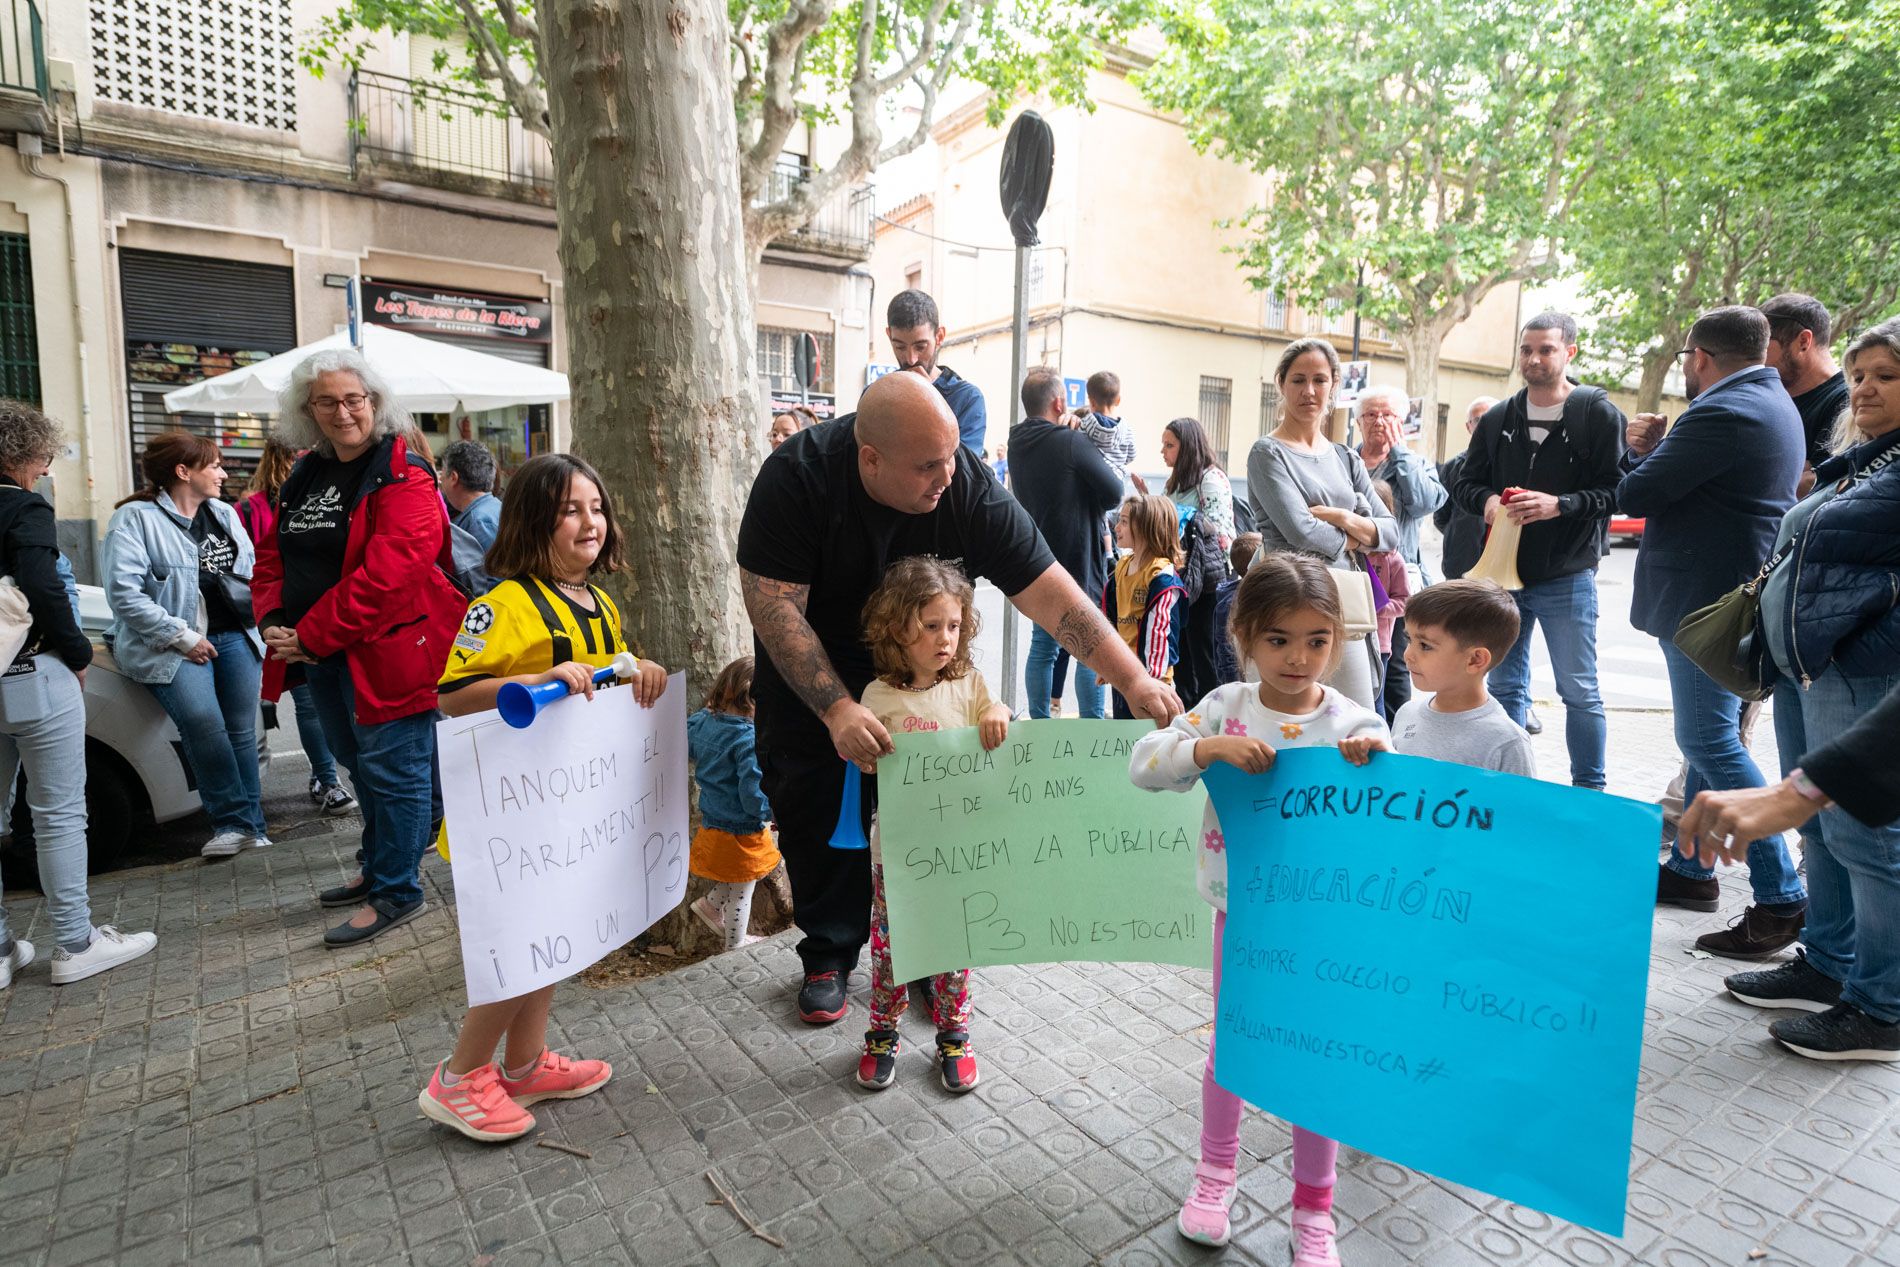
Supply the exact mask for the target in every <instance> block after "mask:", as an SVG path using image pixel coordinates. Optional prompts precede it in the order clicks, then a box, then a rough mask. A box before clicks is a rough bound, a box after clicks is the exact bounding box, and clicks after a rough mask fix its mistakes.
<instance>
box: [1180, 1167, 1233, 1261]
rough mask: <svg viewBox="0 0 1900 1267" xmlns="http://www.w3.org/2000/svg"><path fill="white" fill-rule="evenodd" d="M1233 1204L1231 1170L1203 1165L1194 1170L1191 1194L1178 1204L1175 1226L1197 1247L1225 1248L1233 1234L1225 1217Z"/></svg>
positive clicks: (1230, 1224) (1229, 1221)
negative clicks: (1179, 1213)
mask: <svg viewBox="0 0 1900 1267" xmlns="http://www.w3.org/2000/svg"><path fill="white" fill-rule="evenodd" d="M1233 1204H1234V1168H1233V1167H1232V1166H1210V1165H1208V1164H1207V1163H1206V1162H1202V1163H1201V1164H1200V1165H1198V1166H1196V1167H1195V1168H1194V1191H1193V1193H1192V1194H1191V1195H1189V1197H1188V1199H1187V1200H1186V1201H1184V1202H1182V1203H1181V1217H1179V1218H1178V1219H1176V1220H1175V1221H1174V1225H1175V1226H1176V1227H1177V1228H1179V1229H1180V1231H1181V1235H1183V1236H1185V1237H1187V1238H1188V1239H1189V1240H1190V1241H1193V1242H1194V1243H1195V1244H1197V1245H1225V1244H1226V1243H1227V1240H1228V1238H1229V1237H1231V1236H1232V1235H1233V1234H1234V1225H1233V1221H1232V1220H1231V1219H1229V1218H1228V1217H1227V1211H1228V1210H1229V1209H1231V1208H1232V1207H1233Z"/></svg>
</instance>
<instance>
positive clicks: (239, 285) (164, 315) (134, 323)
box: [119, 251, 297, 356]
mask: <svg viewBox="0 0 1900 1267" xmlns="http://www.w3.org/2000/svg"><path fill="white" fill-rule="evenodd" d="M119 281H120V285H121V287H122V288H123V290H124V294H125V341H126V342H127V343H138V342H145V341H150V342H154V343H200V344H210V345H212V346H215V347H219V348H222V349H224V350H225V351H227V352H229V351H235V350H237V349H239V348H245V349H253V348H255V349H261V350H263V351H265V352H269V353H270V354H271V355H273V356H274V355H276V354H277V353H279V352H288V351H290V349H292V348H294V347H296V346H297V309H296V303H295V295H294V292H293V290H292V280H291V272H290V270H289V269H287V268H279V267H277V266H275V265H271V264H249V263H245V262H243V261H240V260H214V259H207V258H205V257H203V256H198V255H167V254H163V253H161V252H158V251H120V252H119Z"/></svg>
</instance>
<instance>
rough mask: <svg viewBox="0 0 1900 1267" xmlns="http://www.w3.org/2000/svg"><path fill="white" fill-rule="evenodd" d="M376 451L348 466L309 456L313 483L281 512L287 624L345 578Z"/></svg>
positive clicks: (279, 526)
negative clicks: (354, 515) (354, 518)
mask: <svg viewBox="0 0 1900 1267" xmlns="http://www.w3.org/2000/svg"><path fill="white" fill-rule="evenodd" d="M376 452H377V450H376V449H375V448H372V449H370V450H369V452H367V453H364V454H363V455H362V456H360V457H356V458H352V459H351V460H350V461H348V462H339V461H337V459H335V458H326V457H324V456H323V455H322V454H320V453H312V454H309V455H308V456H306V458H305V459H304V460H305V461H307V462H309V463H310V464H311V469H310V472H309V479H308V480H306V481H305V482H304V485H303V491H302V492H301V494H300V495H299V496H298V498H297V500H296V502H295V503H291V502H285V503H284V504H283V505H282V506H280V507H279V508H278V511H277V548H278V550H279V552H280V553H281V554H282V555H283V561H284V599H283V608H284V619H285V620H286V621H287V622H289V623H290V624H293V625H294V624H296V623H297V622H298V621H300V620H302V619H303V618H304V616H305V615H307V614H308V613H309V611H310V609H311V608H312V607H315V606H316V605H317V601H318V600H319V599H321V598H322V597H323V596H324V595H325V594H327V593H329V592H330V591H331V590H332V589H334V588H335V587H336V583H337V582H338V581H340V580H342V579H343V556H344V553H345V551H346V550H347V548H348V546H349V542H350V511H351V510H353V509H355V507H356V494H357V492H358V490H360V489H361V488H362V487H363V478H364V476H366V475H368V474H369V464H370V459H371V458H373V457H374V456H375V455H376Z"/></svg>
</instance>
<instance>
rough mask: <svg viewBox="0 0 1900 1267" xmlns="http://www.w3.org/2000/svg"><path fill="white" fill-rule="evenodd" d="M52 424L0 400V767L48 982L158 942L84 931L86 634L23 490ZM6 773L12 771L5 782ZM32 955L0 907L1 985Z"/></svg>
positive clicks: (46, 518) (47, 517)
mask: <svg viewBox="0 0 1900 1267" xmlns="http://www.w3.org/2000/svg"><path fill="white" fill-rule="evenodd" d="M61 443H62V437H61V435H60V431H59V427H58V425H57V424H56V423H54V422H53V420H52V419H50V418H48V417H47V416H46V415H45V414H43V413H41V412H40V411H39V410H37V409H35V408H33V406H31V405H28V404H25V403H24V402H22V401H17V400H5V399H0V570H3V571H4V572H5V573H6V575H7V576H9V577H12V578H13V582H14V584H16V585H18V586H19V588H20V590H21V592H22V593H24V594H25V595H26V605H27V611H28V613H29V615H30V616H31V617H32V626H31V627H30V628H29V629H28V630H27V635H26V642H25V644H24V645H23V646H22V647H21V648H20V653H19V654H18V655H17V656H15V657H14V658H13V663H12V664H11V665H9V666H8V667H7V669H6V672H5V675H4V676H0V770H6V771H9V772H11V771H13V770H17V769H19V768H20V767H21V766H22V765H24V766H25V767H26V782H27V788H26V801H27V806H28V808H29V809H31V810H32V813H33V844H34V851H35V853H36V854H37V855H38V858H39V864H40V887H41V888H42V889H44V890H45V893H46V915H47V919H48V920H49V921H50V922H51V924H52V926H53V936H54V939H55V941H56V945H55V946H54V949H53V984H54V985H66V984H68V983H69V982H73V981H81V980H84V979H85V978H87V977H90V976H96V975H97V974H99V973H101V972H104V971H106V970H107V969H108V968H116V967H118V966H119V965H120V964H122V963H128V962H130V961H131V960H133V959H137V958H138V957H139V956H141V955H144V954H146V953H147V952H149V951H150V950H151V949H152V947H154V946H156V945H157V944H158V938H157V936H156V935H154V934H152V933H121V932H120V931H119V930H118V929H116V928H112V927H109V926H108V927H102V928H94V927H93V924H92V908H91V904H90V903H89V902H88V901H87V899H86V702H85V698H84V696H83V694H82V691H83V688H84V685H85V681H86V666H87V665H89V664H91V663H92V642H91V640H90V639H88V638H87V637H86V635H85V634H83V633H81V632H80V631H79V623H78V622H77V621H76V620H75V619H74V618H73V608H72V604H71V603H70V602H68V600H67V597H66V586H65V584H64V582H62V581H61V580H60V576H59V546H58V544H57V543H56V541H55V539H54V533H53V508H52V506H50V505H48V504H47V502H46V499H45V498H43V497H41V496H40V495H39V494H38V493H35V492H33V491H31V490H32V488H33V485H34V483H35V482H36V481H38V480H39V478H40V477H41V476H43V475H45V474H46V472H47V470H48V469H49V468H50V467H51V466H52V465H53V458H54V457H55V456H56V455H57V454H58V453H59V450H60V445H61ZM11 781H12V777H11V774H10V773H9V775H8V782H11ZM31 962H33V946H32V943H30V942H27V941H23V940H21V939H19V938H16V937H14V936H13V935H12V934H11V933H9V932H8V931H7V926H6V915H5V913H4V912H0V989H4V988H6V987H7V986H9V985H11V984H12V983H13V974H14V972H16V971H17V970H19V969H21V968H24V967H25V966H26V965H27V964H29V963H31Z"/></svg>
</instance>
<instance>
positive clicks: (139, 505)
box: [101, 492, 264, 685]
mask: <svg viewBox="0 0 1900 1267" xmlns="http://www.w3.org/2000/svg"><path fill="white" fill-rule="evenodd" d="M209 504H210V506H211V512H212V513H213V514H214V515H216V516H217V517H218V519H219V520H220V522H222V523H223V525H224V530H225V531H226V532H228V533H230V534H231V540H232V541H233V542H235V543H236V545H237V552H238V553H237V563H236V565H235V571H236V574H237V575H238V576H242V577H246V578H248V577H249V576H250V575H251V568H252V566H253V564H254V562H255V560H256V553H255V551H254V549H253V548H252V546H251V538H250V534H249V533H247V532H245V531H244V525H243V524H242V523H240V522H239V521H238V517H237V512H236V511H235V510H233V509H232V508H231V507H230V506H229V505H228V504H227V503H225V502H223V501H220V500H218V499H217V498H213V499H212V500H211V502H210V503H209ZM103 561H104V566H103V568H102V569H101V570H102V572H103V573H104V577H105V583H106V602H107V603H109V604H110V605H111V607H112V624H111V626H110V627H109V628H108V629H107V630H106V642H107V643H108V644H109V645H110V646H111V648H112V658H113V659H114V660H115V661H117V662H118V665H119V671H120V672H121V673H123V674H124V675H125V676H126V677H129V678H131V679H132V680H133V681H135V682H145V683H158V684H161V685H163V684H169V683H170V682H171V680H172V679H173V678H174V677H175V676H177V673H178V666H179V665H180V664H181V663H182V662H183V661H184V653H185V652H186V651H187V650H189V649H190V648H191V647H192V646H194V645H196V643H197V641H198V638H199V637H200V636H201V635H202V633H203V631H204V628H205V617H204V611H203V607H204V602H203V596H202V594H201V592H200V591H199V589H198V543H197V541H196V540H194V539H193V538H192V535H191V521H190V520H188V519H186V518H185V517H184V516H183V515H181V514H179V513H178V507H177V505H176V504H174V503H173V501H172V499H171V495H170V494H168V493H163V492H161V493H160V494H159V495H158V499H157V500H156V501H134V502H127V503H126V504H125V505H123V506H121V507H119V508H118V509H117V510H115V511H113V512H112V522H111V523H109V524H107V525H106V540H105V551H104V556H103ZM244 633H245V636H246V637H248V638H249V639H250V643H251V647H252V649H253V650H255V651H256V652H257V655H258V658H259V659H262V658H263V655H264V643H263V641H262V640H261V639H260V638H259V637H258V636H257V630H256V628H254V627H253V628H249V629H246V630H245V631H244Z"/></svg>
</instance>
